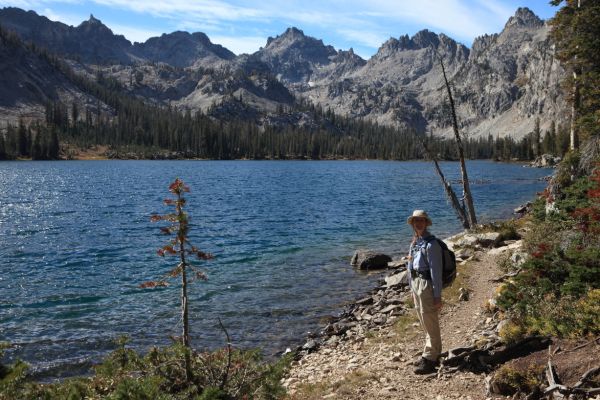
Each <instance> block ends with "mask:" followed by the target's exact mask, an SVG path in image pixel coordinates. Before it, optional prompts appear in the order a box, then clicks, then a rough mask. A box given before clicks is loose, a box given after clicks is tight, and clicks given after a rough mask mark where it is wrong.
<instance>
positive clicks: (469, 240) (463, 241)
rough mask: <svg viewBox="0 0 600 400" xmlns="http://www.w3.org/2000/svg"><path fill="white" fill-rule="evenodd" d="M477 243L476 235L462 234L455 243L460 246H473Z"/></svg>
mask: <svg viewBox="0 0 600 400" xmlns="http://www.w3.org/2000/svg"><path fill="white" fill-rule="evenodd" d="M477 244H478V240H477V237H476V236H475V235H471V234H468V235H464V236H463V237H462V238H460V239H459V240H458V241H457V242H456V245H457V246H460V247H465V246H468V247H475V246H477Z"/></svg>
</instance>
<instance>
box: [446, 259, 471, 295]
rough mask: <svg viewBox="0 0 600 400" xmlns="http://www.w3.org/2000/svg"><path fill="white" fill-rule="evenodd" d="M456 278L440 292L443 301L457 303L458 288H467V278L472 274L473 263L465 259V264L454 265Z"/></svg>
mask: <svg viewBox="0 0 600 400" xmlns="http://www.w3.org/2000/svg"><path fill="white" fill-rule="evenodd" d="M456 273H457V274H456V279H454V282H452V285H450V286H448V287H447V288H445V289H444V290H443V292H442V298H443V300H444V302H445V303H448V304H457V303H458V302H459V300H458V297H459V296H460V288H464V289H467V290H469V289H470V288H469V279H470V278H471V276H472V275H473V263H472V262H469V261H467V262H466V263H465V264H463V265H460V263H459V264H458V265H457V266H456Z"/></svg>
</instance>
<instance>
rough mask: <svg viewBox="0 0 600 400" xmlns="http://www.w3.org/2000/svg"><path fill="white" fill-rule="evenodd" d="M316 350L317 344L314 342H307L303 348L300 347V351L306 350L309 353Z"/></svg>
mask: <svg viewBox="0 0 600 400" xmlns="http://www.w3.org/2000/svg"><path fill="white" fill-rule="evenodd" d="M318 348H319V344H318V343H317V341H316V340H309V341H308V342H306V343H304V346H302V350H307V351H308V352H309V353H310V352H313V351H315V350H317V349H318Z"/></svg>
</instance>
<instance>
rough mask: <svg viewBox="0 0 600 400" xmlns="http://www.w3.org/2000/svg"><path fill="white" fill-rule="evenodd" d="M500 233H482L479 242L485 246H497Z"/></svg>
mask: <svg viewBox="0 0 600 400" xmlns="http://www.w3.org/2000/svg"><path fill="white" fill-rule="evenodd" d="M500 236H501V235H500V233H498V232H488V233H480V234H478V235H477V236H476V237H477V242H478V243H479V244H480V245H481V246H483V247H496V245H497V244H498V243H499V242H500Z"/></svg>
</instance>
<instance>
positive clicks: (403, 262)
mask: <svg viewBox="0 0 600 400" xmlns="http://www.w3.org/2000/svg"><path fill="white" fill-rule="evenodd" d="M406 264H408V259H407V258H406V257H402V259H400V260H394V261H390V262H389V263H388V268H391V269H398V268H404V267H406Z"/></svg>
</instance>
